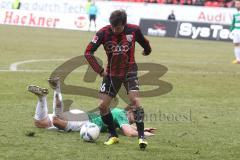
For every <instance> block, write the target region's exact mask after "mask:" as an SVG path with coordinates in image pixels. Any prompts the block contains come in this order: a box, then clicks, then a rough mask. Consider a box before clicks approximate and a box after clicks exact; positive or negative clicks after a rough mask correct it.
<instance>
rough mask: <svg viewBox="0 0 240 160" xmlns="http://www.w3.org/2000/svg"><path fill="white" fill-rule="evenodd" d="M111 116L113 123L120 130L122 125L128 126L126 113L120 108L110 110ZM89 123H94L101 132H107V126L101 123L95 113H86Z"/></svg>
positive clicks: (99, 117)
mask: <svg viewBox="0 0 240 160" xmlns="http://www.w3.org/2000/svg"><path fill="white" fill-rule="evenodd" d="M111 113H112V116H113V122H114V124H115V126H116V127H118V128H121V127H122V125H124V124H129V121H128V118H127V114H126V111H125V110H124V109H120V108H114V109H112V110H111ZM87 114H88V117H89V121H90V122H92V123H95V124H96V125H98V126H99V127H100V128H101V131H107V126H106V125H105V124H104V123H103V121H102V118H101V116H100V115H99V114H97V113H87Z"/></svg>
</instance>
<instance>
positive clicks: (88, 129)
mask: <svg viewBox="0 0 240 160" xmlns="http://www.w3.org/2000/svg"><path fill="white" fill-rule="evenodd" d="M99 134H100V129H99V127H98V126H97V125H96V124H94V123H91V122H87V123H85V124H84V125H83V126H82V128H81V130H80V137H81V138H82V139H83V140H84V141H87V142H95V141H96V140H97V139H98V137H99Z"/></svg>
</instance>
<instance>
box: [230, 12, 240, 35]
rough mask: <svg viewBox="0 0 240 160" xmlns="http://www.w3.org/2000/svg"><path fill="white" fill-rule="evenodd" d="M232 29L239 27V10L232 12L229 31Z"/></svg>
mask: <svg viewBox="0 0 240 160" xmlns="http://www.w3.org/2000/svg"><path fill="white" fill-rule="evenodd" d="M234 29H240V12H239V11H238V12H237V13H235V14H233V20H232V26H231V28H230V30H231V31H233V30H234Z"/></svg>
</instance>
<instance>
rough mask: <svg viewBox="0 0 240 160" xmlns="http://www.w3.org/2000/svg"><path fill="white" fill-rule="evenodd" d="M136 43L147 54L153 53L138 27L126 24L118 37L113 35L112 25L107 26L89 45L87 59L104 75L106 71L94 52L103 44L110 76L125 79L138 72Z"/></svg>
mask: <svg viewBox="0 0 240 160" xmlns="http://www.w3.org/2000/svg"><path fill="white" fill-rule="evenodd" d="M135 42H138V43H139V44H140V45H141V46H142V47H143V49H144V53H145V54H150V52H151V51H152V49H151V47H150V44H149V41H148V40H147V39H146V38H145V37H144V36H143V34H142V32H141V30H140V28H139V27H138V26H137V25H133V24H126V25H125V27H124V30H123V32H122V33H120V34H118V35H116V34H114V33H113V31H112V28H111V26H110V25H107V26H105V27H103V28H102V29H100V30H99V31H98V32H97V33H96V35H95V36H94V37H93V39H92V41H91V42H90V43H89V44H88V46H87V48H86V51H85V57H86V59H87V61H88V62H89V64H90V65H91V66H92V68H93V70H94V71H95V72H97V73H98V74H100V73H102V72H103V70H104V69H103V67H101V66H100V65H99V63H98V62H97V60H96V58H95V57H94V52H95V51H96V50H97V48H98V47H99V46H100V45H101V44H102V45H103V47H104V50H105V52H106V54H107V60H108V63H107V68H106V71H107V73H108V75H109V76H117V77H124V76H126V74H127V73H129V72H137V64H136V62H135V57H134V52H135Z"/></svg>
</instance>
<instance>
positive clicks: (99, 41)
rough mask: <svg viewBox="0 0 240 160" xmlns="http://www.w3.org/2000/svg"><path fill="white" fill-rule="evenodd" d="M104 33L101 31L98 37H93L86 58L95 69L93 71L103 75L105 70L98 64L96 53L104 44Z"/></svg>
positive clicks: (86, 51) (97, 34) (85, 54)
mask: <svg viewBox="0 0 240 160" xmlns="http://www.w3.org/2000/svg"><path fill="white" fill-rule="evenodd" d="M103 36H104V33H103V32H102V31H101V30H100V31H99V32H97V33H96V35H95V36H94V37H93V39H92V41H91V42H90V43H89V44H88V46H87V48H86V50H85V53H84V56H85V58H86V59H87V61H88V63H89V64H90V66H91V67H92V68H93V70H94V71H95V72H96V73H98V74H101V73H102V72H103V71H104V69H103V67H102V66H101V65H100V64H99V63H98V61H97V59H96V58H95V56H94V53H95V51H96V50H97V49H98V47H99V46H100V45H101V44H102V39H103Z"/></svg>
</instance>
